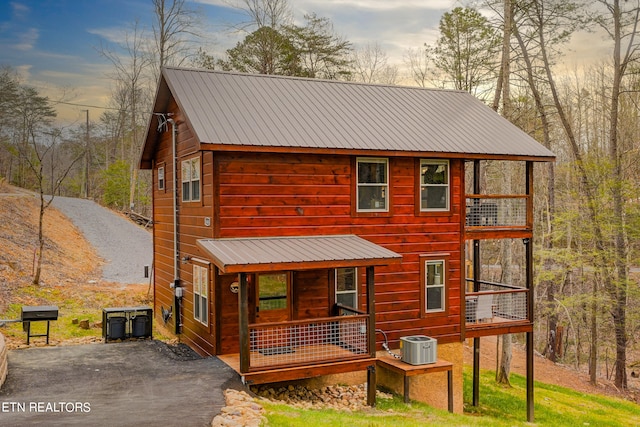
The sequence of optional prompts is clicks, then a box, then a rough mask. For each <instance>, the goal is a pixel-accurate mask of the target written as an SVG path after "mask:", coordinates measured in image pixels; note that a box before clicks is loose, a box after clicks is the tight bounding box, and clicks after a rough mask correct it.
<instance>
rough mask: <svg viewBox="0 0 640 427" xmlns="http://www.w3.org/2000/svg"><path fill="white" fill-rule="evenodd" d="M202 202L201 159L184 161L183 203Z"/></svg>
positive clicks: (195, 158)
mask: <svg viewBox="0 0 640 427" xmlns="http://www.w3.org/2000/svg"><path fill="white" fill-rule="evenodd" d="M199 200H200V158H199V157H194V158H193V159H189V160H184V161H183V162H182V201H183V202H195V201H199Z"/></svg>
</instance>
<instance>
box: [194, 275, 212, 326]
mask: <svg viewBox="0 0 640 427" xmlns="http://www.w3.org/2000/svg"><path fill="white" fill-rule="evenodd" d="M192 274H193V276H192V280H191V281H192V285H193V318H194V320H195V321H196V322H198V323H200V324H201V325H204V326H206V327H208V326H209V316H210V314H211V313H210V312H211V307H210V304H209V301H210V290H211V286H210V276H211V275H210V274H209V264H205V263H195V262H194V263H193V270H192ZM203 274H204V280H203V277H202V276H203ZM203 285H204V286H205V289H204V292H203V289H202V286H203ZM203 295H204V297H203ZM203 308H204V309H205V310H206V313H203V310H202V309H203Z"/></svg>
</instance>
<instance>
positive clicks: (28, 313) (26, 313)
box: [20, 305, 58, 345]
mask: <svg viewBox="0 0 640 427" xmlns="http://www.w3.org/2000/svg"><path fill="white" fill-rule="evenodd" d="M20 319H21V320H22V329H23V330H24V331H25V332H26V333H27V345H29V340H30V339H31V337H47V344H49V322H50V321H51V320H58V307H57V306H55V305H36V306H26V305H25V306H22V311H21V313H20ZM39 321H46V322H47V333H46V334H35V335H34V334H31V322H39Z"/></svg>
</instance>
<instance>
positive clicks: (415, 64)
mask: <svg viewBox="0 0 640 427" xmlns="http://www.w3.org/2000/svg"><path fill="white" fill-rule="evenodd" d="M432 55H433V52H432V49H431V48H430V47H429V46H427V45H426V44H425V45H424V46H423V47H422V48H419V49H409V50H407V52H406V53H405V55H404V63H405V65H406V66H407V68H408V69H409V75H410V76H411V79H412V80H413V81H414V82H415V83H416V84H417V85H418V86H420V87H426V86H427V83H428V82H429V80H430V79H431V78H432V77H433V70H432V69H431V66H432V65H433V58H432Z"/></svg>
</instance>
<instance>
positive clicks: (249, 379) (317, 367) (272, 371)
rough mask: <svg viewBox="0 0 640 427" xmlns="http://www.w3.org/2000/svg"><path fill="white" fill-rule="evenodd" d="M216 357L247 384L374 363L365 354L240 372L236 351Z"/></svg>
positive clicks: (362, 368)
mask: <svg viewBox="0 0 640 427" xmlns="http://www.w3.org/2000/svg"><path fill="white" fill-rule="evenodd" d="M345 351H346V350H345ZM348 353H350V352H348ZM350 354H352V353H350ZM260 356H262V357H266V358H268V357H270V356H263V355H260ZM251 357H254V354H253V353H252V354H251ZM256 357H258V356H256ZM218 358H219V359H220V360H222V361H223V362H224V363H226V364H227V365H228V366H229V367H231V368H232V369H233V370H234V371H236V372H237V373H238V374H240V378H241V379H242V382H243V383H244V384H247V385H252V384H268V383H276V382H283V381H293V380H301V379H305V378H313V377H318V376H323V375H331V374H342V373H345V372H355V371H366V370H367V369H368V368H369V367H371V366H375V365H376V359H375V358H371V357H368V355H367V356H366V357H363V358H359V359H354V360H341V361H333V362H331V361H324V362H319V363H315V364H311V365H304V366H288V367H287V366H283V367H264V368H260V369H259V370H254V371H250V372H245V373H241V372H240V355H239V354H238V353H235V354H224V355H219V356H218Z"/></svg>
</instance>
